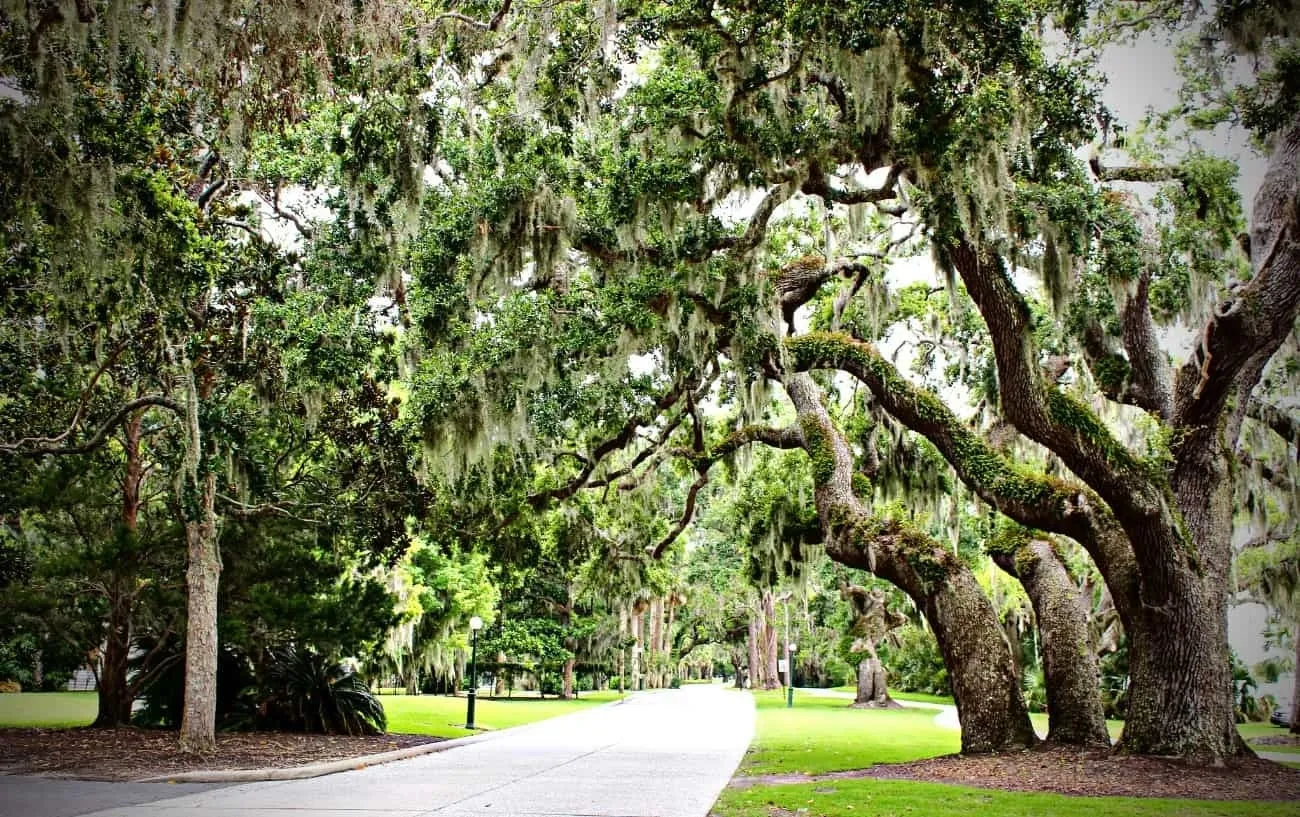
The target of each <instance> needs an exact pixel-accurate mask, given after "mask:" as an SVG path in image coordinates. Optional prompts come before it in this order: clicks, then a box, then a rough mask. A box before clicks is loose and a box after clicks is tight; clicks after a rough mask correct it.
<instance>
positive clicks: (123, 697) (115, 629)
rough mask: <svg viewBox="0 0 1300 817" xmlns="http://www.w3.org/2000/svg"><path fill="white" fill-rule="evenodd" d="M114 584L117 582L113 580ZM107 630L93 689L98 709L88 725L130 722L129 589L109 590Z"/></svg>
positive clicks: (117, 724)
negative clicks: (128, 667)
mask: <svg viewBox="0 0 1300 817" xmlns="http://www.w3.org/2000/svg"><path fill="white" fill-rule="evenodd" d="M114 584H115V585H116V584H119V583H118V582H114ZM110 592H111V593H112V597H111V598H110V599H109V608H108V633H107V634H106V636H105V641H104V651H103V654H102V657H101V663H100V668H99V677H98V678H97V679H96V689H97V694H98V698H99V712H98V713H97V714H96V715H95V722H94V723H93V724H91V725H92V726H97V727H103V728H116V727H118V726H127V725H129V724H130V723H131V706H132V704H133V703H134V702H135V701H134V699H133V696H132V694H131V686H130V684H129V683H128V682H127V660H128V659H129V657H130V654H131V595H132V594H131V592H130V591H124V590H123V589H122V588H121V587H114V588H113V589H112V590H111V591H110Z"/></svg>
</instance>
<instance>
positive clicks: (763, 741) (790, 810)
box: [711, 692, 1300, 817]
mask: <svg viewBox="0 0 1300 817" xmlns="http://www.w3.org/2000/svg"><path fill="white" fill-rule="evenodd" d="M754 700H755V703H756V705H757V707H758V723H757V727H756V730H755V735H754V741H753V743H752V744H751V746H750V751H749V753H748V754H747V755H746V757H745V760H744V761H743V762H742V764H741V768H740V770H739V771H738V772H737V774H738V776H744V775H755V774H774V773H798V772H809V773H813V774H816V773H821V772H827V771H836V770H841V769H854V768H864V767H867V766H871V765H874V764H877V763H898V762H903V761H907V760H916V759H920V758H924V757H932V756H935V755H941V754H948V753H951V752H955V751H957V749H958V748H959V744H960V740H959V736H958V734H957V732H955V731H951V730H946V729H942V728H940V727H937V726H935V725H934V724H933V720H934V714H935V712H934V710H927V709H904V710H884V711H876V710H861V709H850V708H848V707H847V706H846V703H847V702H846V701H844V700H843V699H832V698H811V699H810V698H809V697H808V696H805V697H803V698H800V697H799V696H798V695H797V694H796V699H795V708H794V709H792V710H787V709H785V708H784V706H783V703H782V701H781V700H780V699H779V698H778V697H777V695H776V693H765V692H760V693H757V694H755V695H754ZM1043 726H1044V728H1046V724H1045V723H1044V724H1043ZM1111 726H1112V728H1115V727H1116V726H1122V724H1119V723H1118V722H1116V723H1115V724H1111ZM1287 765H1293V764H1287ZM1294 765H1296V766H1300V764H1294ZM711 814H713V815H716V817H772V815H800V817H804V816H805V815H806V817H904V816H905V815H916V817H923V816H924V817H971V815H979V817H1021V815H1031V814H1032V815H1036V817H1295V815H1296V814H1297V811H1296V804H1295V803H1279V802H1261V801H1251V802H1219V801H1202V800H1174V799H1148V798H1126V797H1077V796H1064V795H1056V794H1046V793H1021V792H1005V791H998V790H992V789H977V788H972V787H967V786H948V785H941V784H936V783H921V782H913V781H906V780H872V779H868V778H859V779H836V780H824V781H818V782H812V783H795V784H778V785H760V786H754V787H752V788H748V789H735V788H727V789H724V790H723V792H722V796H721V797H720V798H719V799H718V801H717V803H715V804H714V806H713V810H712V812H711Z"/></svg>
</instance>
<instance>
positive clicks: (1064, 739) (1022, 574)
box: [990, 537, 1110, 746]
mask: <svg viewBox="0 0 1300 817" xmlns="http://www.w3.org/2000/svg"><path fill="white" fill-rule="evenodd" d="M990 554H991V555H992V556H993V561H994V562H996V563H997V565H998V566H999V567H1001V568H1002V569H1003V570H1005V571H1006V572H1007V573H1010V574H1011V575H1012V576H1014V577H1015V578H1017V579H1019V580H1020V583H1021V584H1022V585H1023V586H1024V588H1025V593H1026V594H1028V596H1029V601H1030V602H1031V603H1032V604H1033V607H1034V618H1035V619H1036V620H1037V623H1038V631H1039V634H1040V635H1041V637H1042V646H1041V650H1042V657H1043V676H1044V679H1045V681H1046V684H1047V714H1048V731H1047V739H1048V740H1049V741H1052V742H1053V743H1066V744H1072V745H1078V746H1110V734H1109V733H1108V732H1107V731H1106V715H1105V712H1104V710H1103V709H1102V706H1101V696H1100V694H1099V690H1100V689H1101V671H1100V669H1098V666H1097V647H1096V644H1094V643H1093V642H1092V637H1091V634H1090V632H1089V630H1088V608H1087V606H1086V605H1085V603H1084V600H1083V599H1082V597H1081V595H1080V592H1079V589H1078V588H1077V587H1076V586H1075V584H1074V582H1073V581H1071V580H1070V574H1069V573H1068V572H1067V571H1066V569H1065V565H1064V564H1063V563H1062V562H1061V559H1060V556H1058V555H1057V553H1056V550H1055V549H1054V548H1053V546H1052V543H1051V542H1048V541H1046V540H1044V539H1041V538H1031V537H1026V538H1025V539H1024V540H1023V541H1022V540H1020V539H1019V538H1017V539H1015V540H1014V541H1013V547H1011V548H1006V549H999V548H997V547H996V543H991V547H990Z"/></svg>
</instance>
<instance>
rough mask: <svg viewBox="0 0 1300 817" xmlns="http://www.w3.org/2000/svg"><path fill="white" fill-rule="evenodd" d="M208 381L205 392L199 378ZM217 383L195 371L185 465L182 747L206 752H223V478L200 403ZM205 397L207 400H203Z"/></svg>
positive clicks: (182, 481)
mask: <svg viewBox="0 0 1300 817" xmlns="http://www.w3.org/2000/svg"><path fill="white" fill-rule="evenodd" d="M200 377H202V380H203V385H202V388H201V389H200V387H199V385H198V384H197V383H196V380H198V379H200ZM211 388H212V386H211V379H210V376H209V375H207V374H206V373H204V374H203V375H200V374H199V373H195V372H193V371H192V372H191V373H190V380H189V394H188V395H187V400H186V411H185V430H186V435H187V437H188V439H187V440H186V446H185V448H186V451H185V467H184V468H183V469H182V472H181V477H180V488H181V491H180V493H181V496H182V507H183V512H184V515H185V544H186V553H187V558H188V565H187V568H186V574H185V584H186V591H187V592H186V595H187V600H186V614H187V618H186V622H185V702H184V708H183V712H182V715H181V735H180V749H181V751H182V752H185V753H186V754H206V753H209V752H212V751H214V750H215V749H216V748H217V650H218V643H217V587H218V583H219V582H220V580H221V552H220V550H219V547H218V543H217V514H216V497H217V475H216V472H215V471H214V470H213V469H212V467H211V465H212V464H211V462H210V461H209V457H208V456H206V455H205V449H206V448H210V444H208V443H207V442H206V435H205V434H204V431H203V428H202V427H201V425H200V421H199V404H200V400H207V399H208V398H209V397H210V395H211ZM200 395H201V396H200Z"/></svg>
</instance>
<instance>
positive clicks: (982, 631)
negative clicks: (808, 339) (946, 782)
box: [785, 374, 1037, 754]
mask: <svg viewBox="0 0 1300 817" xmlns="http://www.w3.org/2000/svg"><path fill="white" fill-rule="evenodd" d="M785 388H786V393H787V394H788V395H789V396H790V400H791V402H792V403H794V406H795V409H796V411H797V412H798V414H799V421H800V427H801V428H802V431H803V444H804V449H805V451H807V452H808V456H809V458H810V459H811V460H812V470H813V479H814V482H815V484H816V491H815V494H814V498H815V501H816V505H817V512H818V516H819V517H820V519H821V523H822V527H823V531H824V533H825V546H826V553H827V555H829V556H830V557H831V559H833V560H835V561H837V562H839V563H841V564H844V565H847V566H849V567H857V568H863V569H867V570H870V571H872V572H873V573H875V574H876V575H877V576H879V577H881V578H883V579H885V580H886V581H889V582H891V583H893V584H894V585H895V586H897V587H899V588H900V589H902V590H903V591H904V592H906V593H907V594H908V595H909V596H911V597H912V599H913V601H915V602H916V603H917V605H918V606H919V607H920V608H921V611H922V612H923V613H924V614H925V617H926V620H927V621H928V622H929V623H930V627H931V628H932V629H933V630H934V634H935V637H936V638H937V639H938V641H939V648H940V650H941V651H942V653H943V657H944V665H945V666H946V667H947V668H948V674H949V677H950V679H951V681H952V686H953V697H954V698H956V701H957V712H958V716H959V718H960V719H961V727H962V729H961V741H962V751H963V752H965V753H968V754H973V753H982V752H996V751H1001V750H1004V749H1010V748H1021V747H1027V746H1032V745H1033V744H1034V743H1036V742H1037V737H1036V736H1035V735H1034V730H1033V726H1032V725H1031V724H1030V722H1029V712H1028V710H1027V709H1026V707H1025V702H1024V698H1023V697H1022V695H1021V691H1020V679H1019V676H1018V675H1017V674H1016V672H1015V663H1014V662H1013V661H1012V659H1011V648H1010V645H1009V644H1007V641H1006V638H1005V637H1004V636H1003V633H1002V627H1001V626H1000V624H999V623H998V618H997V614H996V612H995V611H994V610H993V607H992V605H991V604H990V603H989V600H988V597H987V596H985V595H984V592H983V590H981V589H980V586H979V582H978V581H976V579H975V577H974V575H972V574H971V572H970V570H969V569H968V568H967V567H966V566H965V565H964V564H963V563H962V562H961V561H960V560H959V559H957V558H956V557H955V556H953V554H952V553H951V552H950V551H949V550H948V548H946V547H945V546H943V545H942V544H940V543H939V542H936V541H934V540H933V539H931V538H930V537H928V536H926V535H925V534H923V533H921V532H920V531H917V530H914V529H911V528H909V527H907V526H905V525H904V524H903V523H901V522H898V521H897V520H887V519H878V518H876V517H874V516H873V515H872V514H871V513H870V512H869V511H868V510H867V508H866V507H865V505H864V504H863V502H862V500H860V499H859V498H858V497H857V496H856V495H855V494H854V492H853V487H852V486H853V476H854V473H855V467H854V459H853V452H852V450H851V449H850V448H849V445H848V443H847V441H846V440H845V439H844V436H843V435H842V434H841V433H840V432H839V430H838V429H837V428H836V427H835V426H834V424H833V423H832V422H831V419H830V415H829V414H828V413H827V411H826V407H825V406H823V405H822V402H821V390H820V389H819V388H818V387H817V385H816V384H815V383H814V382H813V381H812V379H811V378H810V377H809V376H808V375H804V374H796V375H790V376H787V377H786V380H785Z"/></svg>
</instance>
